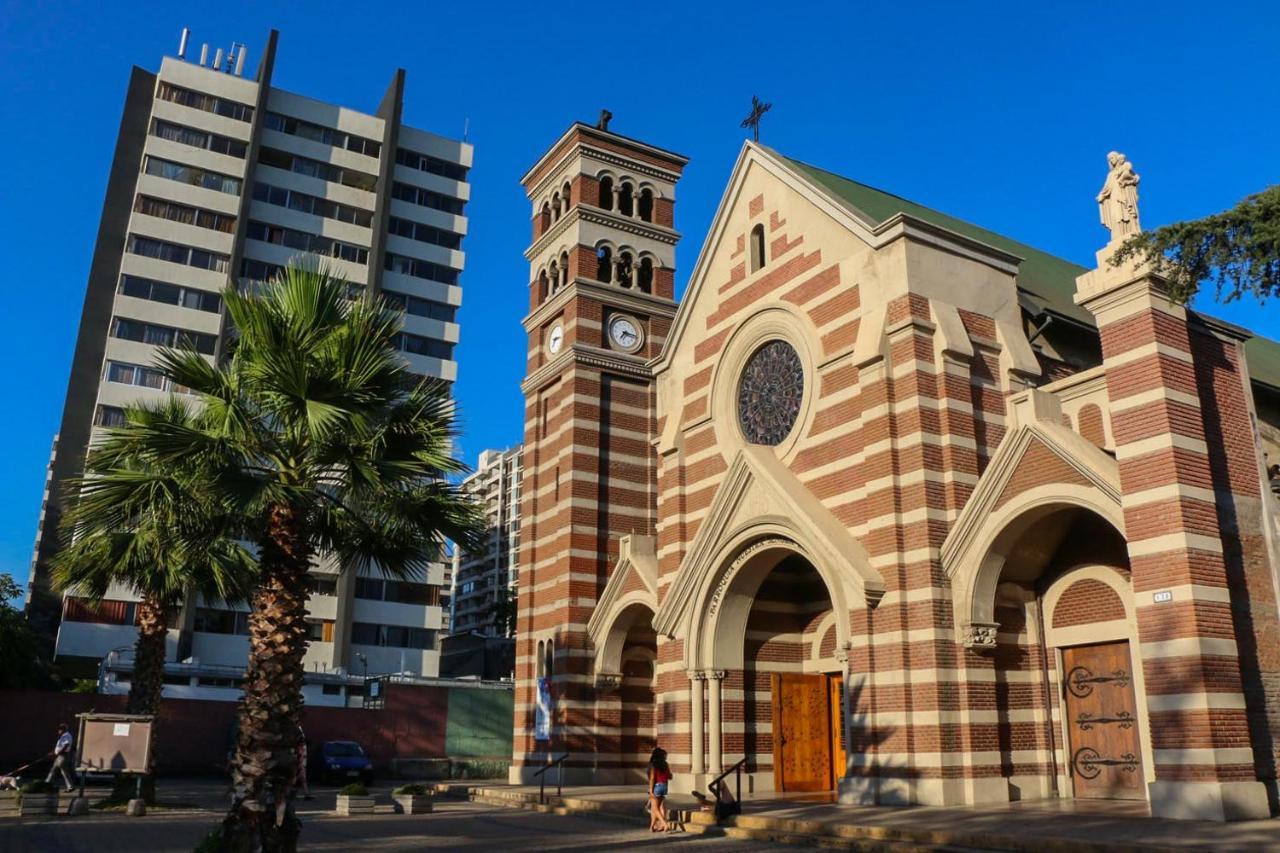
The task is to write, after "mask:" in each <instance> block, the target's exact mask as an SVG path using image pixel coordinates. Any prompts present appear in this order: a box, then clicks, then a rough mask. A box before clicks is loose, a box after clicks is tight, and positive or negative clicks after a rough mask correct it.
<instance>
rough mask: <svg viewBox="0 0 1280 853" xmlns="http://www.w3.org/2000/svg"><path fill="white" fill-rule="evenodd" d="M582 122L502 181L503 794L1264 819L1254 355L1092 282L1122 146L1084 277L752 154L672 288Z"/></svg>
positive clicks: (639, 173)
mask: <svg viewBox="0 0 1280 853" xmlns="http://www.w3.org/2000/svg"><path fill="white" fill-rule="evenodd" d="M602 124H603V125H605V126H604V127H600V126H597V127H591V126H588V125H585V124H575V125H573V126H572V127H570V128H569V130H568V131H567V132H566V133H565V134H564V135H563V136H562V137H561V138H560V139H559V140H558V141H557V142H556V143H555V144H554V145H553V146H552V147H551V148H550V149H549V150H548V151H547V152H546V153H545V154H544V155H543V156H542V157H541V158H540V159H539V160H538V162H537V163H536V164H535V165H534V166H533V168H532V169H530V171H529V172H528V174H526V176H525V177H524V181H523V182H524V186H525V189H526V191H527V193H528V196H529V199H530V201H531V211H532V214H533V242H532V244H531V245H530V247H529V249H528V251H527V257H528V259H529V261H530V268H531V276H530V306H529V309H530V310H529V314H528V316H527V317H526V319H525V328H526V331H527V332H528V335H529V349H528V372H527V376H526V379H525V382H524V386H523V388H524V392H525V395H526V411H525V424H526V426H525V442H524V454H525V456H524V471H525V474H524V486H523V488H524V492H523V505H522V535H521V540H522V544H521V548H522V551H521V559H520V563H521V575H520V586H519V617H518V626H517V635H518V636H517V672H516V678H517V690H516V712H515V755H514V760H513V766H512V771H511V774H512V780H513V781H528V780H530V779H532V778H533V774H534V773H535V772H537V770H538V769H540V768H541V767H543V766H545V764H546V763H547V762H548V761H549V760H551V759H553V758H558V757H560V756H562V755H567V758H566V759H565V761H564V766H565V779H566V780H567V781H569V782H575V783H599V784H617V783H623V782H630V781H638V780H642V779H643V778H644V768H645V765H646V762H647V759H648V753H649V750H651V749H652V748H653V747H654V746H655V745H658V746H661V747H663V748H664V749H666V750H667V751H668V753H669V756H670V760H671V763H672V766H673V770H674V771H675V780H674V782H673V785H674V787H675V789H676V790H681V789H683V790H690V789H699V790H706V788H705V786H706V785H707V784H708V783H709V782H710V781H712V780H713V779H714V778H715V777H717V776H718V775H719V774H720V773H721V772H722V771H724V770H728V769H731V768H734V767H735V766H738V765H741V769H742V771H743V772H744V773H745V777H744V778H745V780H746V781H745V785H744V787H745V788H747V789H749V790H753V791H788V792H789V791H818V792H822V791H827V792H833V795H836V796H838V797H839V799H840V800H841V801H842V802H851V803H886V804H889V803H901V804H907V803H924V804H938V805H943V804H946V805H955V804H983V803H992V802H1004V801H1009V800H1018V799H1022V800H1028V799H1040V798H1051V797H1072V798H1122V799H1138V800H1146V801H1148V802H1149V803H1150V808H1151V810H1152V813H1154V814H1157V815H1168V816H1172V817H1198V818H1206V819H1216V820H1224V819H1225V820H1230V819H1239V818H1245V817H1261V816H1266V815H1267V814H1270V813H1271V810H1272V808H1273V803H1274V799H1275V778H1276V761H1277V744H1278V743H1280V740H1277V739H1280V618H1278V616H1280V615H1278V612H1277V587H1278V585H1277V566H1278V565H1280V559H1278V558H1277V554H1278V552H1280V551H1278V545H1280V542H1278V539H1280V527H1278V526H1277V519H1278V518H1280V513H1278V512H1277V510H1278V505H1277V503H1276V499H1275V497H1274V496H1273V494H1272V490H1271V484H1270V482H1269V479H1268V471H1267V467H1266V465H1267V463H1266V459H1267V456H1268V451H1271V453H1270V455H1271V458H1273V459H1276V458H1277V454H1276V452H1275V451H1276V450H1278V449H1280V443H1277V441H1276V437H1277V434H1278V433H1277V429H1276V427H1275V426H1273V425H1274V424H1280V347H1277V346H1276V345H1275V344H1273V343H1271V342H1269V341H1264V340H1259V339H1253V338H1251V337H1250V335H1249V333H1248V332H1246V331H1244V330H1242V329H1239V328H1237V327H1234V326H1230V325H1228V324H1225V323H1221V322H1218V321H1215V320H1213V319H1211V318H1208V317H1205V316H1202V315H1199V314H1196V313H1193V312H1191V311H1189V310H1187V309H1185V308H1183V307H1182V306H1179V305H1177V304H1175V303H1173V302H1171V301H1170V300H1169V299H1168V298H1167V297H1166V296H1165V289H1164V284H1163V281H1162V279H1161V278H1160V276H1159V275H1158V274H1157V272H1155V271H1153V270H1151V269H1147V268H1144V267H1142V266H1139V265H1135V264H1132V263H1130V264H1127V265H1121V266H1116V265H1113V264H1111V263H1109V258H1110V255H1111V253H1112V252H1113V251H1114V249H1115V247H1116V246H1117V245H1118V243H1119V241H1120V239H1121V238H1122V237H1123V236H1124V235H1125V234H1126V233H1132V231H1133V230H1136V227H1137V208H1136V198H1137V194H1136V186H1137V176H1136V175H1134V174H1133V172H1132V169H1131V168H1130V167H1129V166H1128V163H1127V161H1124V162H1123V164H1117V163H1116V162H1114V161H1113V163H1112V174H1111V176H1110V177H1109V178H1108V183H1107V187H1110V188H1111V189H1110V190H1108V189H1106V188H1104V192H1103V194H1102V195H1101V196H1100V197H1099V202H1100V204H1101V205H1102V211H1103V219H1104V222H1105V223H1106V224H1107V225H1108V227H1109V228H1110V230H1111V234H1112V238H1113V239H1112V240H1111V242H1110V243H1108V245H1107V247H1105V248H1104V249H1103V250H1102V251H1101V252H1099V257H1098V265H1097V267H1096V268H1094V269H1091V270H1090V269H1085V268H1081V267H1078V266H1076V265H1074V264H1071V263H1068V262H1066V261H1063V260H1061V259H1058V258H1055V257H1053V256H1051V255H1047V254H1045V253H1043V252H1040V251H1038V250H1036V249H1034V248H1032V247H1029V246H1025V245H1022V244H1019V243H1016V242H1014V241H1012V240H1009V239H1008V238H1005V237H1002V236H1000V235H998V234H994V233H992V232H989V231H986V230H984V229H981V228H978V227H976V226H974V225H971V224H969V223H966V222H962V221H960V220H957V219H954V218H952V217H949V216H946V215H945V214H942V213H939V212H937V211H934V210H930V209H928V208H925V207H922V206H920V205H917V204H914V203H912V202H909V201H906V200H904V199H900V198H897V197H896V196H893V195H890V194H888V193H884V192H881V191H878V190H875V189H872V188H870V187H867V186H864V185H862V184H859V183H856V182H854V181H850V180H847V179H845V178H842V177H840V176H837V175H834V174H831V173H828V172H824V171H822V170H820V169H816V168H814V167H812V166H809V165H806V164H804V163H801V162H799V161H795V160H791V159H789V158H787V157H785V156H783V155H781V154H779V153H777V152H774V151H772V150H770V149H767V148H765V147H763V146H760V145H758V144H755V143H751V142H748V143H746V144H745V145H744V148H743V149H742V152H741V154H740V156H739V158H738V161H737V163H736V165H735V167H734V170H733V174H732V176H731V178H730V180H729V183H728V186H727V187H726V189H725V193H724V196H723V199H722V201H721V204H720V207H719V209H718V210H717V212H716V215H715V218H714V220H713V222H712V225H711V228H710V231H709V233H708V234H707V235H706V240H705V243H704V244H703V248H702V251H701V254H700V256H699V258H698V260H697V263H696V265H695V267H694V269H693V271H692V273H691V276H690V278H689V283H688V286H687V288H686V292H685V295H684V297H683V299H682V300H681V301H680V302H679V303H678V304H677V302H676V300H675V298H674V263H675V262H674V249H675V245H676V242H677V241H678V239H679V236H680V235H679V233H678V232H677V231H676V230H675V227H674V226H675V221H674V210H675V197H676V185H677V183H678V182H679V179H680V176H681V172H682V170H683V168H684V166H685V165H686V162H687V161H686V160H685V158H684V157H682V156H680V155H678V154H675V153H673V152H671V151H667V150H665V149H661V148H658V147H656V146H652V145H648V144H646V143H642V142H639V141H637V140H634V139H630V138H628V137H625V136H621V135H619V134H616V133H613V132H611V131H609V130H607V129H606V127H607V122H602ZM1116 156H1119V155H1116ZM1121 159H1122V160H1123V158H1121Z"/></svg>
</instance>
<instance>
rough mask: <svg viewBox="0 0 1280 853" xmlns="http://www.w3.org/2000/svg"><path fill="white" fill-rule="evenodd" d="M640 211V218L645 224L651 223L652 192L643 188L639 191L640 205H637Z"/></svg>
mask: <svg viewBox="0 0 1280 853" xmlns="http://www.w3.org/2000/svg"><path fill="white" fill-rule="evenodd" d="M637 207H638V208H639V211H640V218H641V219H643V220H644V221H645V222H652V221H653V190H651V189H649V188H648V187H645V188H644V189H642V190H640V203H639V205H637Z"/></svg>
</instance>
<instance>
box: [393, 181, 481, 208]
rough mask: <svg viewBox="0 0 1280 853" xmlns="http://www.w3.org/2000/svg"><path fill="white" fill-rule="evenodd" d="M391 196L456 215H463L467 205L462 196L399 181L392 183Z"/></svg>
mask: <svg viewBox="0 0 1280 853" xmlns="http://www.w3.org/2000/svg"><path fill="white" fill-rule="evenodd" d="M391 197H392V198H396V199H399V200H400V201H407V202H409V204H416V205H418V206H419V207H429V208H431V209H432V210H440V211H443V212H445V213H452V214H454V215H455V216H461V215H462V209H463V207H465V206H466V202H465V201H463V200H462V199H460V198H454V197H453V196H451V195H445V194H444V193H438V192H435V191H434V190H424V189H423V188H422V187H415V186H413V185H412V184H402V183H400V182H399V181H396V182H395V183H393V184H392V185H391Z"/></svg>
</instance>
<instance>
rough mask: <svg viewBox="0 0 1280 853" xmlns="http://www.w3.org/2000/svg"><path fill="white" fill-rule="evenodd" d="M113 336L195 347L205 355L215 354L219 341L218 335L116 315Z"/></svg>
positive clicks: (141, 341)
mask: <svg viewBox="0 0 1280 853" xmlns="http://www.w3.org/2000/svg"><path fill="white" fill-rule="evenodd" d="M111 336H112V337H114V338H120V339H121V340H125V341H136V342H138V343H142V344H151V345H152V346H157V347H173V348H177V349H182V348H187V349H194V350H195V351H196V352H198V353H202V354H204V355H213V351H214V348H215V347H216V346H217V343H218V336H217V335H208V334H204V333H202V332H191V331H188V330H186V329H175V328H173V327H172V326H160V325H157V324H155V323H144V322H142V321H141V320H131V319H129V318H127V317H116V318H115V319H114V320H113V321H112V323H111Z"/></svg>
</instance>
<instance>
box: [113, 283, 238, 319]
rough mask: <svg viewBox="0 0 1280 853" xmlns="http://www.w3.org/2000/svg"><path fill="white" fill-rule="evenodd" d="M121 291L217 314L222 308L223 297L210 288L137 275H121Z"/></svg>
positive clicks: (138, 297)
mask: <svg viewBox="0 0 1280 853" xmlns="http://www.w3.org/2000/svg"><path fill="white" fill-rule="evenodd" d="M117 290H118V292H119V293H122V294H124V295H125V296H132V297H134V298H135V299H147V300H150V301H151V302H163V303H165V304H166V305H180V306H182V307H183V308H191V309H194V310H196V311H207V312H209V313H210V314H217V313H218V312H219V311H220V310H222V297H221V296H220V295H219V294H217V293H212V292H210V291H208V290H198V289H196V288H194V287H179V286H178V285H176V284H168V283H167V282H163V281H153V280H152V279H149V278H142V277H140V276H136V275H122V276H120V285H119V287H118V288H117Z"/></svg>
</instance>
